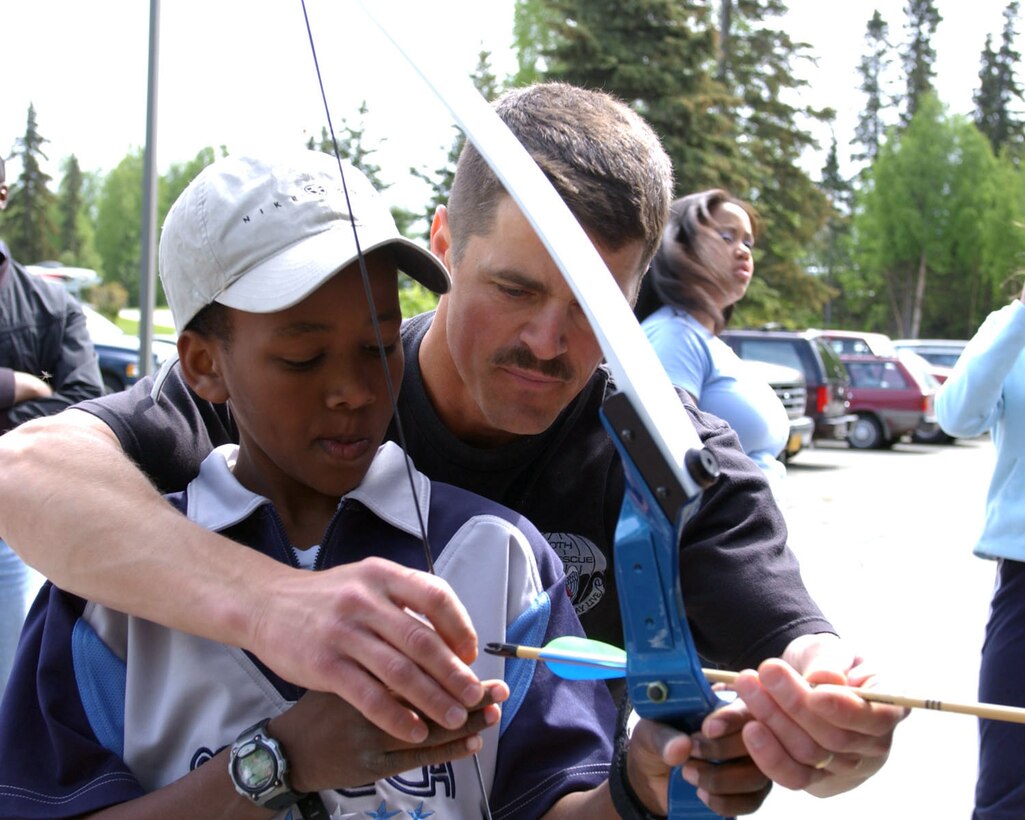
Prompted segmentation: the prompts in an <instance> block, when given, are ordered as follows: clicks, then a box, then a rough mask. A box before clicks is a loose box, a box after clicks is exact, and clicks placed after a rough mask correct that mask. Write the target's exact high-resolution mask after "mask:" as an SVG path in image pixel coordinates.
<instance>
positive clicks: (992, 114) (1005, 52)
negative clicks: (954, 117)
mask: <svg viewBox="0 0 1025 820" xmlns="http://www.w3.org/2000/svg"><path fill="white" fill-rule="evenodd" d="M1017 19H1018V2H1017V0H1012V2H1010V3H1008V4H1007V7H1006V8H1005V9H1004V28H1003V34H1002V38H1001V44H1000V49H999V50H998V51H994V50H993V37H992V35H987V36H986V45H985V47H984V48H983V50H982V57H981V60H980V63H981V65H980V68H979V88H978V90H977V91H976V92H975V94H974V96H973V100H974V102H975V124H976V125H977V126H978V128H979V130H980V131H981V132H982V133H983V134H985V135H986V137H987V138H988V139H989V143H990V145H991V146H992V148H993V152H994V153H999V152H1000V150H1001V149H1002V148H1003V147H1004V146H1005V145H1009V146H1012V147H1013V148H1020V146H1021V140H1022V131H1023V124H1022V121H1021V119H1020V118H1019V114H1020V111H1015V110H1014V106H1015V104H1016V103H1021V102H1022V101H1023V99H1025V98H1023V91H1022V86H1021V84H1020V83H1019V82H1018V81H1017V79H1016V77H1015V70H1016V68H1017V65H1018V62H1019V61H1020V60H1021V54H1020V53H1019V52H1018V51H1016V50H1015V48H1014V40H1015V38H1016V37H1017V32H1016V31H1015V23H1016V22H1017ZM1015 153H1017V152H1015Z"/></svg>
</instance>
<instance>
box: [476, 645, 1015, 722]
mask: <svg viewBox="0 0 1025 820" xmlns="http://www.w3.org/2000/svg"><path fill="white" fill-rule="evenodd" d="M485 651H486V652H489V653H490V654H494V655H505V656H506V657H515V658H524V659H527V660H533V661H544V662H546V663H554V664H558V663H567V664H572V665H575V666H590V667H594V668H597V669H604V670H607V669H622V670H623V671H624V674H625V671H626V664H625V662H624V661H622V660H620V659H618V658H609V657H604V656H602V655H600V654H598V653H588V652H580V651H574V650H570V649H558V650H552V649H547V648H545V647H540V646H522V645H520V644H488V645H487V647H485ZM701 671H702V672H703V673H704V675H705V677H706V678H707V679H708V681H709V683H722V684H725V685H727V686H731V685H732V684H733V683H735V682H736V680H737V678H738V677H739V675H738V673H737V672H729V671H727V670H724V669H702V670H701ZM850 691H851V692H852V693H853V694H855V695H857V696H858V697H859V698H861V699H862V700H866V701H869V702H870V703H884V704H887V705H889V706H900V707H901V708H904V709H928V710H930V711H934V712H952V713H956V714H961V715H971V716H973V717H978V718H984V719H986V720H1002V721H1007V722H1009V723H1023V724H1025V709H1022V708H1020V707H1017V706H1001V705H1000V704H996V703H974V702H969V703H959V702H956V701H945V700H933V699H928V698H915V697H909V696H907V695H893V694H890V693H888V692H880V691H878V690H876V689H865V688H863V687H851V688H850Z"/></svg>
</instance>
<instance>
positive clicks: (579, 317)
mask: <svg viewBox="0 0 1025 820" xmlns="http://www.w3.org/2000/svg"><path fill="white" fill-rule="evenodd" d="M446 225H447V223H446ZM595 238H597V239H599V240H600V237H592V239H595ZM446 248H447V245H446V243H445V242H443V243H442V246H440V247H439V246H438V245H435V251H436V252H438V251H439V250H440V251H442V255H443V257H444V258H445V261H446V262H447V263H451V260H452V254H451V253H450V251H447V250H446ZM598 251H599V253H600V254H601V257H602V259H603V260H604V261H605V264H606V265H607V266H608V268H609V269H610V270H611V271H612V274H613V276H614V277H615V279H616V283H617V284H618V285H619V288H620V290H621V291H622V292H623V294H624V297H625V298H632V297H633V295H634V294H635V292H636V288H637V285H638V283H639V281H640V275H641V273H642V271H641V270H640V266H641V261H642V258H643V253H644V246H643V243H642V242H641V241H637V242H636V243H631V244H629V245H627V246H625V247H623V248H620V249H619V250H616V251H608V250H605V249H603V248H602V247H601V246H600V244H599V246H598ZM449 269H450V271H451V273H452V282H453V285H452V290H451V292H450V293H449V294H448V295H446V296H445V297H444V298H443V299H442V301H441V304H440V305H439V309H438V316H437V318H436V320H435V321H436V322H437V321H441V322H443V323H444V330H445V335H446V337H447V342H448V350H449V353H450V355H451V359H452V365H453V368H454V371H455V373H454V374H453V375H454V376H455V377H454V378H453V379H452V380H451V383H448V384H445V385H435V386H434V388H433V389H432V386H431V385H430V384H428V389H429V390H430V392H431V399H432V401H433V402H434V403H435V406H436V408H437V409H438V411H439V414H440V415H441V416H442V418H443V419H444V421H445V422H446V424H447V425H448V426H449V427H450V428H451V429H452V430H453V432H455V433H456V434H457V435H459V436H460V437H461V438H463V439H464V440H467V441H470V442H471V443H475V444H478V445H487V444H500V443H502V442H504V441H508V440H509V439H511V438H513V437H515V436H520V435H534V434H537V433H541V432H543V431H544V430H546V429H547V428H548V427H549V426H551V424H552V423H553V422H554V421H555V419H556V417H557V416H558V415H559V413H560V412H562V410H563V409H564V408H565V407H566V406H567V405H568V404H569V403H570V402H571V401H572V400H573V398H574V397H575V396H576V395H577V394H578V393H579V392H580V391H581V389H583V387H584V385H585V384H586V382H587V380H588V379H589V378H590V377H591V375H592V374H593V373H594V370H595V368H596V367H597V366H598V364H599V363H600V362H601V360H602V351H601V348H600V347H599V345H598V342H597V340H596V339H595V336H594V334H593V333H592V331H591V328H590V326H589V325H588V322H587V318H586V316H585V315H584V312H583V310H582V309H581V308H580V305H579V304H577V301H576V298H575V297H574V295H573V292H572V291H571V290H570V287H569V285H567V284H566V282H565V280H564V279H563V276H562V273H561V272H560V271H559V269H558V267H557V266H556V265H555V263H554V262H553V261H552V259H551V257H550V256H549V254H548V251H547V250H545V248H544V246H543V245H542V244H541V240H540V239H538V238H537V235H536V234H535V233H534V230H533V228H531V226H530V224H529V223H528V222H527V220H526V218H525V217H524V216H523V214H522V213H521V212H520V210H519V208H518V206H517V205H516V204H515V203H514V202H513V201H512V199H510V198H509V197H504V198H503V199H502V201H501V202H500V204H499V205H498V208H497V212H496V218H495V225H494V229H493V230H492V231H491V233H490V234H489V235H487V236H474V237H472V238H471V239H470V240H469V242H468V244H467V246H466V249H465V252H464V254H463V256H462V258H461V259H460V260H459V262H458V264H455V265H452V264H449ZM421 363H422V364H423V363H424V362H423V357H421ZM425 373H427V374H428V375H429V368H428V367H425Z"/></svg>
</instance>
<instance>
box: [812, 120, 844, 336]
mask: <svg viewBox="0 0 1025 820" xmlns="http://www.w3.org/2000/svg"><path fill="white" fill-rule="evenodd" d="M819 187H820V188H821V189H822V191H823V192H825V194H826V197H827V198H828V200H829V216H828V218H827V219H826V224H825V225H824V226H823V228H822V230H821V231H820V232H819V236H818V237H817V240H816V243H815V246H814V252H813V254H812V262H813V264H814V265H815V267H816V268H817V269H818V271H819V273H820V275H821V277H822V281H823V283H824V284H825V285H826V286H827V287H828V288H829V289H830V293H829V298H828V300H827V301H826V303H825V305H824V306H823V311H822V321H823V324H824V325H825V326H826V327H835V326H836V324H837V322H840V323H843V316H842V311H836V310H834V301H835V299H836V296H838V295H839V291H838V290H837V287H838V283H839V282H840V281H841V280H842V279H843V277H844V275H845V274H846V273H847V271H848V270H849V269H850V267H851V266H850V260H849V244H850V212H851V185H850V183H849V182H848V181H847V180H846V179H844V178H843V175H842V174H841V173H840V158H839V152H838V150H837V145H836V135H835V134H834V135H833V138H832V141H831V142H830V145H829V153H828V154H827V155H826V162H825V165H823V167H822V179H821V181H820V182H819Z"/></svg>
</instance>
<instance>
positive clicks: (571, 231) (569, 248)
mask: <svg viewBox="0 0 1025 820" xmlns="http://www.w3.org/2000/svg"><path fill="white" fill-rule="evenodd" d="M355 2H356V4H357V5H358V6H359V7H360V8H361V9H362V10H363V12H364V13H365V14H366V15H367V16H368V17H369V18H370V19H371V21H372V22H373V23H374V24H375V25H376V26H377V27H378V28H379V29H380V30H381V31H382V32H383V33H384V35H385V36H386V37H387V38H388V39H389V40H390V41H391V42H392V44H393V45H394V46H395V48H396V49H397V50H398V52H399V53H400V54H401V55H402V56H403V57H404V58H405V59H406V61H407V62H408V63H409V64H410V65H411V66H412V67H413V69H414V70H415V71H416V72H417V73H418V74H419V75H420V76H421V78H422V79H423V80H424V81H425V82H426V83H427V85H428V86H429V87H430V88H431V90H432V91H433V92H434V93H435V95H436V96H437V97H438V98H439V99H440V100H441V102H442V103H443V104H444V105H445V106H446V107H447V108H448V109H449V112H450V113H451V114H452V117H453V118H454V119H455V121H456V123H457V124H458V125H459V126H460V128H461V129H462V130H463V132H464V133H465V134H466V137H467V138H468V139H469V140H471V141H472V142H473V144H474V145H475V146H476V148H477V150H478V151H479V152H480V154H481V156H482V157H483V158H484V159H485V160H486V161H487V163H488V164H489V165H490V166H491V169H492V170H493V171H494V172H495V174H496V176H497V177H498V178H499V180H500V181H501V182H502V185H503V186H504V188H505V190H506V192H508V194H509V195H510V196H511V197H512V199H513V200H514V201H515V202H516V204H517V205H518V206H519V208H520V211H521V212H522V213H523V215H524V216H525V217H526V219H527V220H528V221H529V222H530V223H531V225H532V226H533V228H534V230H535V232H536V233H537V235H538V237H539V238H540V239H541V241H542V242H543V244H544V245H545V248H546V249H547V250H548V253H549V254H550V255H551V257H552V259H553V260H554V261H555V263H556V264H557V265H558V267H559V269H560V270H561V272H562V274H563V276H564V277H565V279H566V282H567V283H568V284H569V286H570V288H571V290H572V291H573V294H574V296H575V297H576V299H577V302H578V303H579V305H580V307H581V309H582V310H583V311H584V313H585V315H586V316H587V319H588V321H589V322H590V325H591V328H592V330H593V332H594V333H595V336H596V337H597V339H598V342H599V344H600V345H601V348H602V351H603V353H604V355H605V360H606V363H607V364H608V367H609V369H610V370H611V371H612V375H613V377H614V379H615V384H616V387H617V390H618V392H617V394H616V395H615V396H613V397H612V398H610V399H609V400H608V402H606V406H605V408H604V410H603V422H604V423H605V425H606V427H607V429H608V430H609V433H610V435H611V437H612V439H613V442H614V443H615V445H616V447H617V449H618V451H619V453H620V455H621V456H622V459H623V464H624V467H625V474H626V485H627V489H626V497H625V499H624V502H623V508H622V512H621V515H620V520H619V524H618V526H617V529H616V543H615V561H614V563H615V565H616V577H617V583H618V585H619V597H620V609H621V611H622V613H623V623H624V630H625V633H626V643H627V648H628V660H627V686H628V689H629V692H630V696H631V699H632V701H633V704H634V708H635V709H636V710H637V712H638V713H639V714H640V715H641V716H642V717H649V718H652V719H656V720H660V721H663V722H666V723H670V724H672V725H674V726H676V727H678V728H681V729H683V730H685V731H694V730H696V729H697V728H698V726H700V724H701V721H702V719H703V718H704V716H705V715H707V714H708V713H709V712H710V711H712V710H713V709H715V708H716V707H717V706H719V705H720V704H721V701H720V700H719V698H718V696H716V695H715V694H714V693H713V692H712V691H711V688H710V687H709V684H708V681H707V680H706V679H705V677H704V675H703V674H702V672H701V667H700V663H699V660H698V656H697V653H696V651H695V649H694V642H693V638H692V637H691V634H690V630H689V628H688V626H687V621H686V614H685V612H684V608H683V596H682V593H681V591H680V583H679V575H680V563H679V559H680V549H679V547H680V535H681V532H682V529H683V526H684V524H685V523H686V521H687V519H688V518H689V517H690V515H691V514H692V513H693V511H694V510H695V509H696V507H697V505H698V502H699V499H700V494H701V489H702V487H704V486H707V485H708V484H709V483H711V482H712V481H714V480H715V478H716V477H717V475H718V467H717V465H716V464H715V460H714V458H713V457H712V456H711V455H710V454H709V453H708V452H707V451H705V450H704V449H703V447H702V444H701V442H700V439H699V438H698V435H697V432H696V431H695V429H694V427H693V425H692V423H691V421H690V418H689V417H688V415H687V413H686V411H685V410H684V408H683V405H682V404H681V402H680V400H679V397H678V395H677V393H676V390H675V389H674V388H673V386H672V384H671V383H670V381H669V378H668V376H667V375H666V373H665V370H664V369H663V368H662V365H661V363H660V362H659V360H658V358H657V356H656V355H655V352H654V350H653V349H652V347H651V345H650V344H649V343H648V340H647V338H646V337H645V336H644V333H643V331H642V330H641V329H640V326H639V325H638V323H637V320H636V319H635V317H634V315H633V312H632V311H631V309H630V306H629V305H628V303H627V300H626V299H624V298H623V294H622V293H621V292H620V290H619V288H618V286H617V285H616V283H615V280H614V278H613V277H612V275H611V274H610V273H609V270H608V268H607V267H606V265H605V263H604V261H603V260H602V258H601V256H600V255H599V253H598V251H597V250H596V249H595V247H594V245H593V244H592V243H591V240H590V239H589V238H588V236H587V234H586V233H585V232H584V231H583V229H582V228H581V227H580V225H579V223H578V222H577V220H576V218H575V217H574V216H573V214H572V213H571V212H570V210H569V208H568V207H567V206H566V204H565V203H564V202H563V201H562V198H561V197H560V196H559V194H558V193H557V192H556V190H555V188H554V187H553V186H552V185H551V183H550V182H549V181H548V179H547V178H546V177H545V175H544V174H543V173H542V171H541V170H540V169H539V168H538V166H537V164H536V163H535V162H534V160H533V159H532V158H531V156H530V154H529V153H528V152H527V150H526V149H525V148H524V147H523V146H522V145H520V143H519V141H518V140H517V139H516V138H515V137H514V136H513V134H512V133H511V132H510V131H509V129H508V128H507V127H506V125H505V124H504V123H503V122H502V120H501V119H500V118H499V117H498V115H497V114H496V113H495V111H494V110H493V109H492V108H491V106H490V105H488V103H487V102H486V101H485V100H484V99H483V98H482V97H481V96H480V94H479V93H478V92H477V90H476V89H475V88H474V87H473V85H472V83H470V82H469V80H468V79H467V78H465V77H458V76H455V75H451V76H449V75H446V74H445V73H443V72H441V71H438V70H432V69H429V68H428V66H429V65H430V62H429V61H428V60H426V59H423V58H422V57H416V56H413V55H414V45H413V44H412V43H409V42H401V43H400V42H399V39H398V38H397V36H396V35H395V34H394V33H393V32H392V31H391V30H390V29H389V28H388V26H386V25H385V23H384V22H383V21H382V20H380V19H378V18H377V16H376V15H375V14H374V12H373V11H372V10H371V8H370V5H369V3H365V2H364V0H355ZM628 362H629V368H628V367H627V363H628ZM671 784H672V785H671V787H670V817H674V818H702V817H713V816H716V815H714V814H713V813H712V812H711V811H710V810H709V809H708V808H707V807H706V806H705V805H704V804H703V803H702V802H701V801H700V800H699V799H698V798H697V796H696V794H695V792H694V789H693V787H691V786H690V785H689V784H687V783H686V782H685V781H684V780H683V778H682V777H680V776H679V773H675V775H674V777H673V778H672V780H671Z"/></svg>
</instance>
